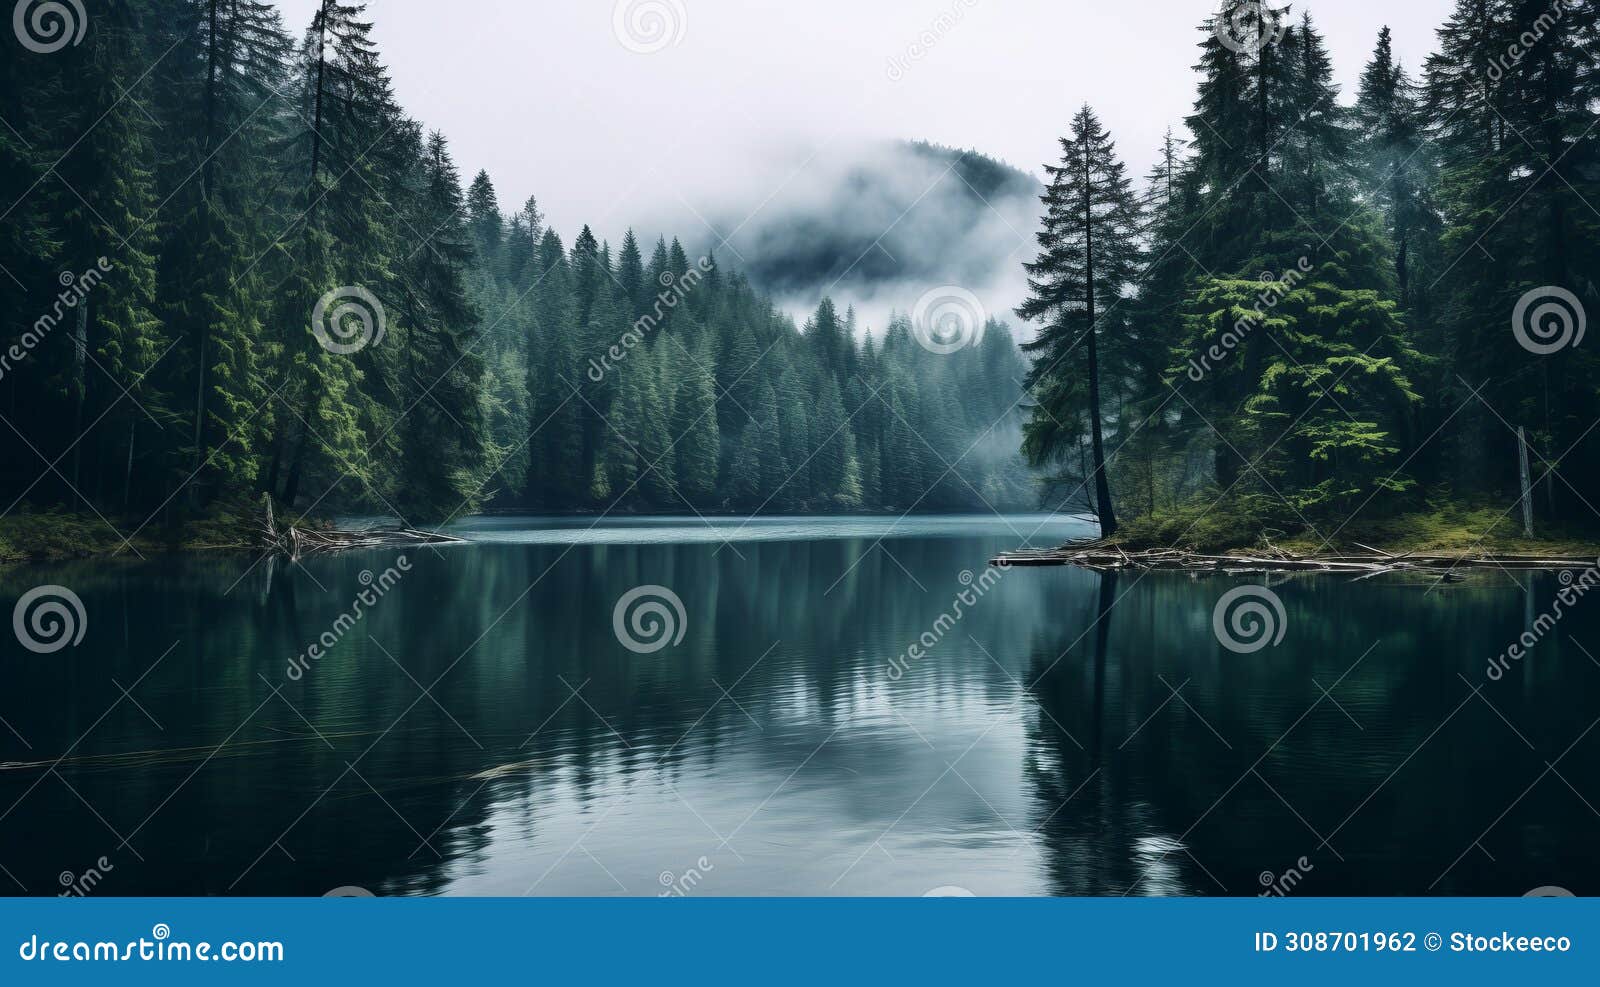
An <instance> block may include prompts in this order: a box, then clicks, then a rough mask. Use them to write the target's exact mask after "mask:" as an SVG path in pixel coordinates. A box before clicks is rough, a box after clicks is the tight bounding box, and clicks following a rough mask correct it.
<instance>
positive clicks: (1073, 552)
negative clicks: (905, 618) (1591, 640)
mask: <svg viewBox="0 0 1600 987" xmlns="http://www.w3.org/2000/svg"><path fill="white" fill-rule="evenodd" d="M1360 547H1362V548H1364V549H1367V550H1368V552H1370V553H1371V554H1366V555H1350V554H1337V555H1295V554H1292V553H1289V552H1285V551H1282V550H1281V549H1268V550H1263V551H1257V552H1253V553H1230V554H1226V555H1214V554H1207V553H1205V552H1192V551H1187V550H1183V549H1173V548H1152V549H1138V550H1134V551H1128V550H1126V549H1124V548H1122V546H1120V545H1114V544H1108V543H1106V542H1098V541H1096V542H1079V543H1074V544H1068V545H1063V546H1061V547H1060V548H1053V549H1044V550H1040V551H1018V552H1002V553H1001V554H999V555H996V556H995V557H994V558H992V559H990V560H989V564H990V565H994V566H1051V565H1072V566H1078V567H1080V568H1084V569H1095V570H1098V571H1109V570H1123V569H1163V570H1171V571H1179V572H1328V573H1348V574H1350V575H1355V576H1360V577H1362V578H1366V577H1367V576H1375V575H1381V574H1383V573H1388V572H1429V573H1436V572H1441V571H1444V572H1449V571H1453V570H1456V569H1506V570H1523V571H1528V570H1561V569H1592V568H1596V567H1597V566H1600V560H1597V559H1595V558H1549V557H1543V556H1536V555H1488V554H1477V555H1419V554H1417V553H1415V552H1407V553H1405V554H1404V555H1395V554H1392V553H1390V552H1385V551H1382V550H1381V549H1376V548H1371V547H1370V546H1367V545H1362V546H1360Z"/></svg>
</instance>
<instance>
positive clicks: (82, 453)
mask: <svg viewBox="0 0 1600 987" xmlns="http://www.w3.org/2000/svg"><path fill="white" fill-rule="evenodd" d="M104 6H105V9H104V11H103V12H101V11H97V12H96V15H95V16H94V17H93V18H92V22H91V24H90V29H89V31H88V32H87V35H86V37H85V38H84V39H83V40H82V42H81V43H80V44H78V45H76V46H72V47H62V48H60V49H59V50H54V51H51V52H48V53H31V52H28V51H23V50H21V49H18V55H17V57H10V58H7V59H6V61H5V63H4V65H3V67H0V73H3V74H4V87H5V92H6V98H5V107H6V110H5V117H6V120H7V122H8V124H9V126H10V129H7V130H5V131H4V132H0V170H3V175H0V185H3V186H4V188H5V189H6V190H7V195H6V199H7V205H9V206H10V211H9V213H8V214H7V216H6V218H5V223H4V234H3V236H4V240H3V242H0V264H3V265H4V268H5V271H6V273H7V276H6V277H5V278H4V279H3V283H0V309H3V311H4V312H5V316H4V317H5V319H6V326H5V331H4V335H5V337H6V339H7V340H8V341H10V342H13V343H15V344H16V345H15V346H14V347H12V349H11V350H10V352H9V353H8V355H7V362H6V364H5V365H4V366H3V367H0V378H3V379H0V408H3V409H4V415H5V417H6V420H7V422H8V423H9V426H10V427H8V428H6V429H5V430H4V434H3V435H0V458H3V460H4V461H5V462H6V463H7V464H8V466H7V468H6V469H5V470H4V471H3V474H0V494H3V495H4V497H5V499H6V501H7V502H8V503H11V504H13V505H15V504H16V503H18V502H22V503H24V504H31V505H36V506H38V507H45V508H48V507H59V508H64V509H66V510H69V511H77V512H88V511H92V512H94V513H95V514H101V515H121V516H126V517H133V518H135V519H136V520H143V521H145V523H146V524H148V525H152V526H156V527H159V526H160V525H161V523H162V522H163V521H166V522H172V521H181V520H183V519H184V518H185V517H192V516H196V515H197V514H203V513H204V512H206V511H208V510H212V509H214V508H215V507H217V506H218V505H223V504H228V503H236V502H243V501H244V500H249V501H250V502H254V501H255V500H256V499H258V498H259V497H260V495H261V493H262V492H268V493H270V494H271V495H272V497H273V498H275V499H276V500H277V501H278V502H279V503H281V504H282V505H284V506H286V507H289V508H291V509H293V510H297V511H303V512H306V513H313V512H320V513H322V514H328V513H331V512H333V511H336V510H354V511H367V512H372V513H380V514H392V515H396V516H398V517H400V518H402V519H405V520H407V521H410V522H423V521H428V522H436V521H439V520H444V519H449V518H453V517H457V516H459V515H461V514H463V513H465V512H469V511H472V510H475V509H478V508H481V507H484V506H488V505H501V506H515V507H519V508H527V509H542V510H562V511H566V510H602V509H612V508H614V509H617V510H622V511H628V510H646V509H648V510H656V511H667V512H674V511H684V512H687V511H691V510H692V511H697V512H699V511H715V510H724V511H739V512H767V513H776V512H782V511H850V510H862V509H896V510H898V511H908V510H922V511H927V510H952V509H958V510H971V509H987V508H986V507H985V505H1000V506H1006V505H1009V506H1012V507H1015V506H1026V505H1027V504H1029V503H1031V501H1032V498H1033V492H1032V490H1031V489H1030V486H1029V480H1028V473H1027V471H1026V469H1025V467H1024V466H1023V464H1022V461H1021V459H1020V457H1019V456H1017V454H1016V450H1015V445H1014V442H1013V441H1011V439H1012V438H1013V437H1014V435H1015V433H1016V430H1017V427H1018V423H1019V421H1020V417H1021V413H1020V412H1019V411H1018V410H1017V404H1018V397H1019V396H1020V393H1021V391H1020V381H1021V378H1022V377H1023V375H1024V373H1025V366H1024V361H1023V357H1022V355H1021V354H1020V352H1019V351H1018V349H1017V347H1016V344H1015V342H1014V341H1013V339H1012V337H1011V334H1010V331H1009V330H1008V329H1007V328H1006V327H1005V326H1004V325H1003V324H1000V323H996V322H990V323H989V324H988V325H987V326H985V327H984V328H985V329H986V331H985V332H984V333H983V334H982V339H981V342H977V343H976V344H975V345H973V346H970V347H966V348H964V349H962V350H961V351H960V352H957V353H953V354H948V355H947V354H939V353H933V352H930V351H929V350H927V349H926V348H924V347H922V346H919V345H917V343H916V342H915V341H914V340H913V338H912V335H911V332H910V323H909V321H908V320H907V319H906V317H903V316H901V317H896V318H895V319H894V320H893V321H892V323H891V324H890V325H889V326H887V327H885V329H884V330H883V331H880V332H878V333H876V334H875V337H874V338H869V337H868V336H867V334H866V333H865V331H864V329H865V327H862V326H858V325H857V324H856V318H855V315H854V313H853V312H852V311H850V310H848V309H847V310H845V311H839V310H837V309H836V308H835V306H834V304H833V302H832V301H831V300H830V299H827V298H824V299H823V300H822V302H821V304H820V305H818V306H817V308H816V310H815V312H814V314H813V315H811V317H810V318H809V319H808V320H807V321H806V322H805V324H804V325H803V326H796V324H795V320H794V319H793V318H792V317H791V316H789V315H787V314H785V313H782V312H780V311H778V310H777V309H775V308H774V306H773V304H772V303H771V302H770V301H769V300H768V299H767V298H766V297H764V296H763V295H762V294H761V293H760V292H758V291H757V290H755V289H753V288H752V287H751V285H750V284H749V283H748V282H747V281H746V279H745V278H744V277H742V276H741V275H740V273H739V272H737V271H735V270H732V269H729V268H727V267H724V266H723V265H722V264H721V262H720V261H719V259H718V258H717V257H716V254H715V250H714V249H711V250H707V251H706V252H705V253H704V254H698V255H695V254H691V253H689V252H686V250H685V248H684V247H683V246H682V245H681V244H680V242H679V241H678V240H676V239H671V240H668V239H657V240H655V241H654V242H649V241H647V240H646V241H641V240H640V239H638V238H636V237H635V235H634V234H633V232H632V231H629V232H628V233H627V235H626V236H625V237H624V238H623V239H622V241H621V242H620V243H616V244H610V243H605V242H601V241H599V240H597V238H596V237H595V235H594V234H593V233H592V232H591V231H590V230H589V228H588V227H584V228H583V229H581V230H578V231H577V232H576V233H569V236H570V240H567V239H564V237H563V234H562V232H558V231H557V230H555V229H552V228H550V226H549V225H548V224H547V223H546V222H545V221H544V218H543V216H542V214H541V211H540V208H539V206H538V204H537V202H536V201H534V200H533V199H531V198H530V199H529V200H528V201H526V202H523V203H502V202H500V201H499V199H498V197H497V195H496V191H495V187H494V184H493V182H492V181H491V179H490V176H489V175H487V174H486V173H483V172H481V171H480V172H478V173H477V174H476V176H475V177H473V178H471V179H470V180H467V179H465V178H464V176H463V174H462V172H461V169H460V167H459V166H458V164H457V163H456V162H455V161H454V160H453V159H452V157H451V152H450V147H449V144H448V141H447V139H446V137H445V135H443V134H441V133H439V132H436V131H431V130H429V129H428V128H426V127H425V126H424V125H423V123H421V122H419V121H416V120H413V119H411V118H409V117H408V116H407V115H406V113H405V110H404V109H403V108H402V107H401V106H399V105H397V103H396V101H395V98H394V96H393V94H392V92H391V87H390V82H389V79H388V77H387V75H386V72H385V69H384V66H383V62H382V58H381V55H380V53H379V52H378V51H377V50H376V47H375V45H374V43H373V41H372V40H371V37H370V34H371V27H372V24H371V22H370V17H369V15H368V13H367V12H366V9H365V7H364V6H363V5H351V4H346V3H338V2H334V0H327V2H325V3H322V4H321V5H320V7H319V9H318V10H317V13H316V15H315V19H314V21H313V22H312V23H311V24H310V25H309V26H308V27H307V28H306V29H305V30H304V31H303V33H294V32H292V31H291V29H290V27H289V26H288V25H285V24H283V23H282V22H281V18H280V16H279V14H278V12H277V10H276V9H275V8H274V7H273V6H272V5H271V4H269V3H264V2H257V0H117V2H113V3H108V4H106V5H104ZM147 73H148V77H146V74H147ZM80 136H81V139H80ZM909 302H910V300H909V299H908V300H907V304H908V305H909ZM974 335H975V334H974ZM996 433H999V434H1006V435H1007V442H1006V444H1007V445H1009V448H1000V444H999V443H997V442H994V441H984V440H985V439H988V437H989V436H991V435H993V434H996ZM141 527H143V525H141Z"/></svg>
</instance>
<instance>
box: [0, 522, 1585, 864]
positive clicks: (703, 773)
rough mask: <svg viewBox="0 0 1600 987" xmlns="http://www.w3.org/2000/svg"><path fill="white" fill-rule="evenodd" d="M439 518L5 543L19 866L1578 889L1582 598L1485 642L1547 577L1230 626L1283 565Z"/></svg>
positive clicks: (1303, 592)
mask: <svg viewBox="0 0 1600 987" xmlns="http://www.w3.org/2000/svg"><path fill="white" fill-rule="evenodd" d="M458 530H459V531H460V533H461V534H463V535H465V536H466V537H468V538H470V539H472V540H473V543H472V544H469V545H461V546H449V547H441V548H439V549H437V550H435V549H432V548H412V549H408V550H406V551H405V552H404V553H397V552H395V551H392V550H385V551H373V552H361V553H351V554H345V555H339V556H335V557H323V558H315V559H310V560H307V561H305V563H304V564H303V565H287V564H285V563H283V562H282V561H281V560H273V561H262V560H260V559H256V558H252V557H248V556H223V555H217V556H193V555H191V556H182V557H171V558H158V559H152V560H150V561H146V562H139V561H137V560H132V561H130V560H109V561H108V560H103V559H101V560H92V561H84V562H74V563H68V564H60V565H50V566H32V567H22V568H11V569H8V570H5V571H3V572H0V604H3V605H4V607H5V610H6V612H8V613H9V612H11V610H12V608H13V606H14V605H15V604H16V603H17V601H18V599H19V598H20V597H22V596H23V595H24V594H25V593H27V592H29V591H30V590H32V589H34V588H35V587H38V586H40V585H46V584H50V585H58V586H63V587H66V588H68V589H71V590H72V591H73V592H74V593H75V594H76V595H77V596H78V598H79V599H80V600H81V601H82V605H83V610H84V615H85V628H84V631H85V633H84V636H83V639H82V640H81V642H80V643H78V644H77V645H76V646H68V647H65V648H63V649H62V650H59V651H55V652H53V653H45V654H40V653H35V652H33V651H30V650H27V649H25V648H23V647H22V646H21V644H20V643H19V640H18V638H17V637H16V636H15V635H14V634H13V633H6V634H4V635H0V638H3V641H0V718H3V721H4V726H3V727H0V760H3V761H4V762H5V763H4V765H3V766H0V767H3V770H0V812H3V813H4V815H3V817H0V868H3V872H0V886H4V887H5V889H6V893H11V894H21V893H29V894H40V895H48V894H56V893H61V892H63V891H65V890H67V889H68V888H69V887H70V888H71V889H72V890H73V891H79V890H88V893H91V894H118V895H131V894H184V895H214V894H217V895H220V894H236V895H237V894H251V895H263V894H264V895H281V894H298V895H321V894H324V893H326V892H328V891H330V890H332V889H335V888H341V887H351V886H353V887H360V888H365V889H369V890H371V891H372V892H374V893H377V894H384V895H397V894H441V893H443V894H473V895H523V894H539V895H612V894H615V895H621V894H630V895H656V894H663V893H687V894H695V895H707V894H715V895H765V894H784V895H800V894H805V895H921V894H924V893H927V892H929V891H933V890H936V889H940V893H958V891H957V890H955V889H963V890H965V891H970V892H972V893H974V894H978V895H1019V894H1020V895H1036V894H1071V895H1078V894H1091V895H1119V894H1127V893H1131V894H1202V895H1210V894H1231V895H1254V894H1258V893H1261V892H1263V891H1264V890H1267V889H1268V886H1269V885H1270V887H1271V890H1273V891H1283V892H1286V893H1289V894H1310V895H1348V894H1378V895H1389V894H1468V895H1521V894H1523V893H1524V892H1526V891H1528V890H1530V889H1533V888H1537V887H1542V886H1552V885H1553V886H1559V887H1563V888H1568V889H1571V890H1572V891H1574V892H1576V893H1578V894H1594V893H1596V892H1597V891H1600V854H1597V853H1596V851H1595V846H1596V842H1597V838H1600V812H1597V811H1596V806H1597V805H1600V770H1597V768H1600V730H1597V729H1596V724H1597V722H1600V663H1597V661H1596V658H1595V657H1594V656H1600V602H1596V600H1595V599H1588V600H1583V601H1582V602H1579V603H1578V604H1577V605H1576V606H1575V607H1571V608H1565V607H1564V608H1563V611H1562V613H1563V615H1562V617H1561V618H1560V619H1559V620H1558V621H1557V622H1556V623H1555V624H1554V626H1553V627H1550V626H1548V624H1547V623H1546V624H1541V625H1540V628H1541V629H1539V631H1538V637H1539V641H1538V643H1537V645H1536V646H1535V647H1534V648H1533V649H1532V651H1531V654H1530V655H1529V656H1528V657H1527V658H1525V659H1523V660H1521V661H1518V662H1514V663H1511V665H1510V669H1509V671H1506V672H1504V673H1502V674H1500V676H1499V677H1498V678H1497V679H1494V678H1490V677H1489V676H1488V674H1487V671H1486V670H1487V668H1488V667H1489V663H1490V661H1491V660H1492V659H1494V658H1495V657H1496V656H1497V655H1499V654H1501V653H1502V652H1503V651H1505V649H1506V648H1507V647H1508V646H1509V645H1511V644H1512V643H1513V642H1514V641H1515V640H1516V638H1517V637H1518V635H1520V634H1522V633H1523V632H1524V630H1525V628H1527V627H1529V626H1533V625H1534V624H1535V622H1536V621H1537V620H1538V618H1539V617H1540V615H1542V614H1545V613H1547V612H1548V611H1549V610H1550V609H1551V608H1552V606H1553V603H1554V602H1555V600H1556V594H1557V592H1558V591H1560V590H1562V588H1563V584H1562V583H1561V582H1560V581H1558V580H1557V578H1556V577H1555V576H1553V575H1538V576H1535V577H1533V578H1532V579H1531V580H1528V579H1524V581H1523V583H1522V584H1521V585H1519V584H1518V583H1516V582H1514V581H1513V580H1512V579H1511V578H1510V577H1509V576H1507V575H1505V574H1502V573H1495V574H1493V575H1486V576H1475V577H1473V578H1472V579H1469V580H1467V581H1465V582H1461V583H1456V584H1450V585H1444V586H1438V585H1435V584H1434V583H1433V582H1432V581H1431V580H1421V579H1416V578H1411V579H1402V578H1385V579H1370V580H1366V581H1362V582H1353V581H1351V580H1349V579H1347V578H1328V577H1296V578H1285V577H1282V576H1277V577H1273V578H1271V579H1270V580H1266V581H1267V582H1270V589H1271V592H1272V594H1274V595H1275V597H1276V598H1277V599H1278V600H1280V601H1281V603H1282V607H1283V615H1282V624H1281V629H1282V631H1283V636H1282V639H1281V641H1280V642H1279V643H1277V644H1276V645H1272V644H1270V643H1268V644H1267V646H1265V647H1262V648H1261V649H1260V650H1257V651H1254V652H1249V653H1239V652H1236V651H1234V650H1230V649H1229V648H1227V647H1224V646H1223V644H1221V643H1219V639H1218V636H1217V633H1216V632H1215V629H1214V627H1213V609H1214V607H1215V606H1216V604H1217V602H1218V600H1219V599H1220V598H1221V597H1222V596H1223V595H1224V594H1225V593H1227V592H1229V591H1230V590H1233V589H1236V588H1239V587H1242V586H1246V585H1249V584H1260V583H1262V582H1263V581H1264V580H1263V578H1262V577H1252V578H1229V577H1208V578H1193V577H1190V576H1188V575H1184V574H1170V573H1152V574H1147V575H1144V576H1142V577H1140V576H1138V575H1134V574H1124V575H1121V576H1113V577H1103V576H1100V575H1097V574H1094V573H1090V572H1086V571H1081V570H1076V569H1011V570H1005V571H1001V570H992V569H989V568H987V567H986V566H985V562H986V560H987V559H988V558H989V557H990V556H991V555H992V554H993V553H995V552H997V551H1000V550H1004V549H1008V548H1015V547H1018V546H1020V545H1023V544H1029V543H1031V544H1033V545H1035V546H1045V545H1050V544H1054V543H1059V542H1060V541H1062V540H1064V539H1066V538H1068V537H1071V536H1074V535H1079V534H1083V533H1085V532H1086V530H1087V528H1086V526H1085V525H1084V524H1083V522H1080V521H1075V520H1072V519H1066V518H1048V517H1042V516H1014V517H1006V518H998V517H993V516H991V517H989V518H981V517H913V518H906V519H904V520H900V521H895V520H894V519H893V518H821V519H817V518H770V519H762V520H757V521H752V522H749V523H744V522H741V521H737V520H734V521H727V520H721V519H719V520H717V521H714V522H710V521H701V520H699V519H694V518H689V519H684V518H644V519H627V520H609V519H608V520H605V521H601V522H599V523H598V524H597V523H595V522H593V521H591V520H590V519H584V518H578V519H574V518H562V519H538V518H508V517H492V518H480V519H475V520H473V521H471V522H469V523H466V524H463V525H460V526H459V529H458ZM400 554H404V556H405V562H404V565H403V566H402V565H401V564H400V562H399V559H398V556H399V555H400ZM386 570H392V571H390V572H388V574H387V575H386V574H385V573H386ZM369 579H370V580H371V585H370V586H369V585H367V581H368V580H369ZM969 584H970V585H969ZM640 587H657V588H656V589H646V590H645V591H644V592H642V593H634V592H633V591H635V590H636V589H638V588H640ZM663 589H664V590H667V591H670V596H668V595H665V594H664V593H663V592H662V590H663ZM1569 589H1570V588H1569ZM363 591H365V593H366V594H367V598H368V601H370V602H367V603H363V604H361V605H360V607H359V608H357V607H356V602H357V600H358V594H361V593H362V592H363ZM1252 592H1253V591H1252ZM630 594H632V595H631V597H630ZM1594 595H1595V596H1596V597H1600V594H1594ZM674 597H675V600H674V599H673V598H674ZM624 598H628V599H626V600H625V599H624ZM619 601H624V603H625V607H626V609H625V611H624V612H623V613H622V614H620V629H619V626H618V624H619V620H618V619H617V618H618V616H619V615H618V613H617V607H618V603H619ZM652 603H654V604H655V606H652ZM679 606H681V611H680V610H679V609H678V607H679ZM641 608H642V609H641ZM635 611H637V613H636V615H637V618H638V619H637V621H634V620H633V619H632V617H633V616H634V612H635ZM1267 613H1268V616H1269V617H1270V619H1272V620H1277V616H1276V614H1273V613H1271V612H1270V609H1269V610H1268V611H1267ZM663 631H664V633H665V636H664V637H663V636H662V633H661V632H663ZM652 632H654V633H652ZM680 635H681V637H680ZM319 641H325V642H327V646H326V647H324V646H323V645H322V644H320V643H319ZM625 642H626V643H625ZM314 644H315V645H317V646H318V649H319V653H320V652H325V653H321V654H320V657H309V656H308V649H309V648H310V647H311V646H312V645H314ZM627 644H632V647H631V648H630V647H629V646H627ZM658 645H659V648H657V646H658ZM913 645H916V647H917V650H916V651H915V652H911V651H910V650H909V649H911V648H912V646H913ZM653 648H654V649H656V650H651V649H653ZM1585 649H1587V650H1585ZM1591 653H1592V654H1591ZM297 659H303V660H298V661H297ZM91 871H92V872H93V873H92V874H91V873H90V872H91ZM85 875H89V879H88V880H87V881H85ZM85 885H88V887H87V888H86V887H85Z"/></svg>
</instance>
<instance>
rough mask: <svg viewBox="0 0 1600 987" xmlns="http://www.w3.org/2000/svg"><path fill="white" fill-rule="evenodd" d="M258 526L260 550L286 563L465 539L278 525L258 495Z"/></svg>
mask: <svg viewBox="0 0 1600 987" xmlns="http://www.w3.org/2000/svg"><path fill="white" fill-rule="evenodd" d="M261 501H262V505H261V518H262V519H261V524H260V529H259V531H258V534H257V537H258V541H259V542H260V547H261V548H263V549H265V550H266V551H269V552H272V553H274V554H278V555H287V556H288V557H289V559H290V561H295V560H298V559H300V558H301V557H302V556H306V555H316V554H320V553H326V552H346V551H351V550H353V549H359V548H391V547H404V546H407V545H464V544H466V539H464V538H456V537H454V536H452V535H444V534H440V533H439V532H437V531H420V530H418V529H416V528H410V527H405V526H403V525H392V526H383V527H375V528H363V529H361V530H358V531H347V530H343V529H338V528H317V527H310V526H302V525H299V524H295V523H293V522H288V523H286V524H280V523H279V522H278V521H277V520H276V519H275V518H274V516H273V510H272V498H271V497H269V496H267V495H266V494H262V495H261Z"/></svg>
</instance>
